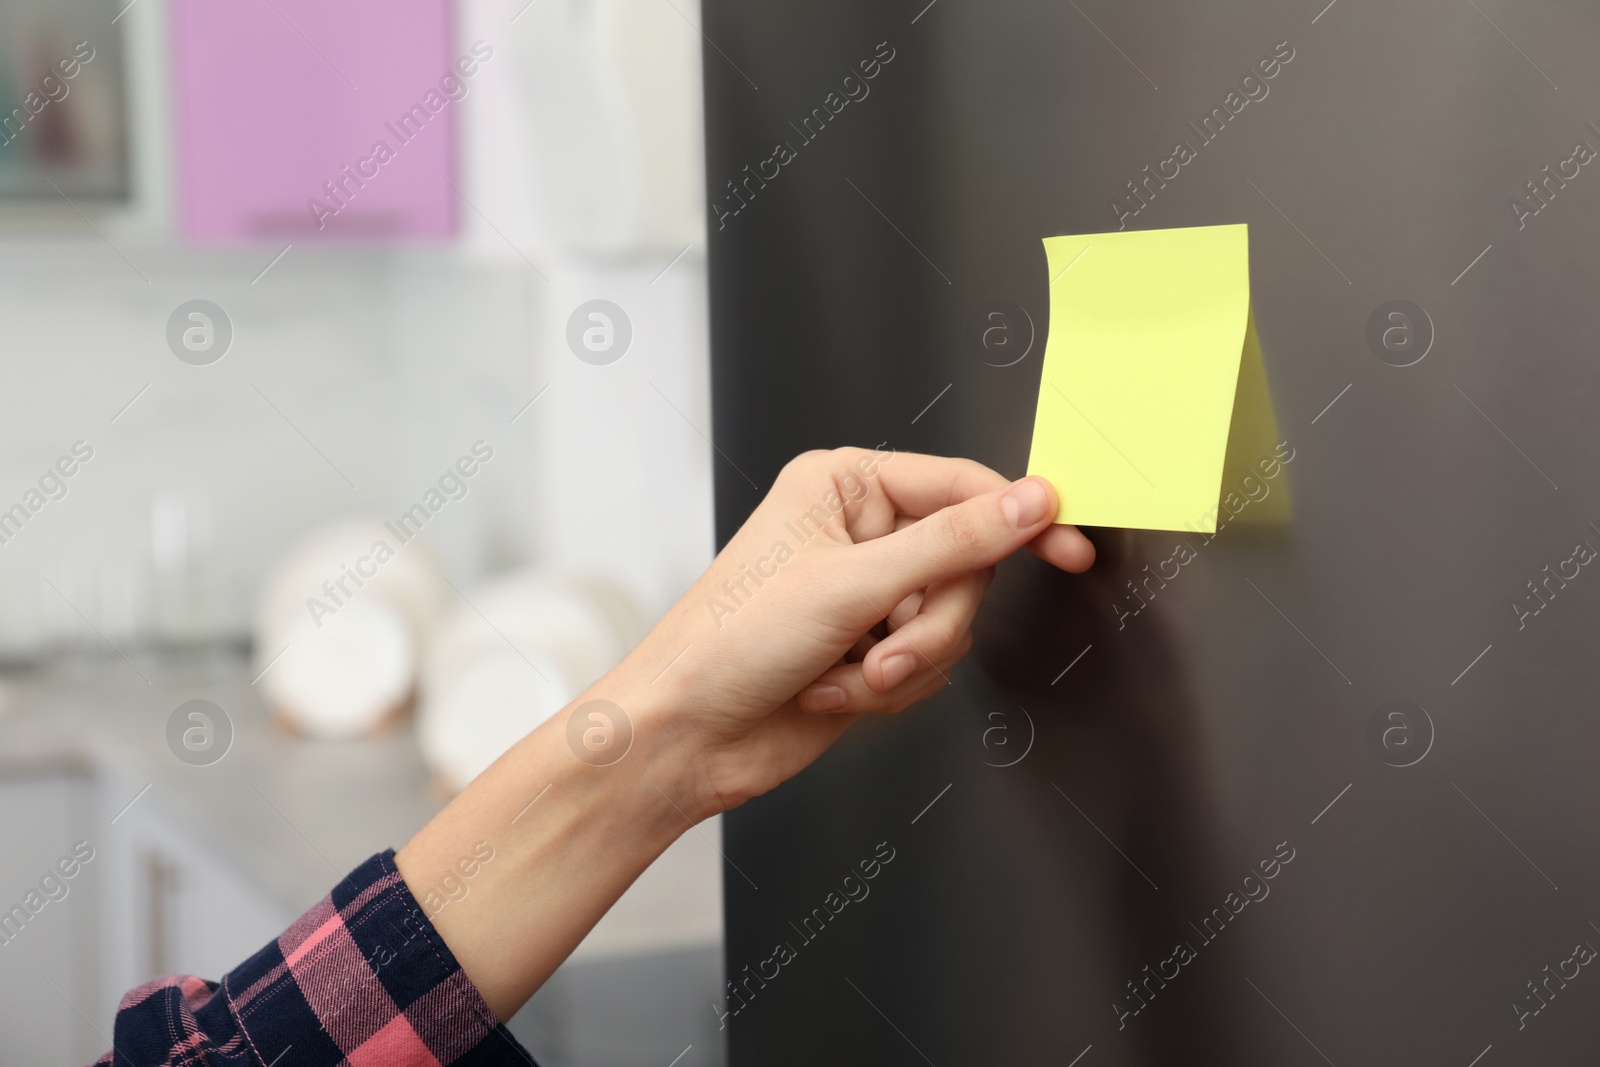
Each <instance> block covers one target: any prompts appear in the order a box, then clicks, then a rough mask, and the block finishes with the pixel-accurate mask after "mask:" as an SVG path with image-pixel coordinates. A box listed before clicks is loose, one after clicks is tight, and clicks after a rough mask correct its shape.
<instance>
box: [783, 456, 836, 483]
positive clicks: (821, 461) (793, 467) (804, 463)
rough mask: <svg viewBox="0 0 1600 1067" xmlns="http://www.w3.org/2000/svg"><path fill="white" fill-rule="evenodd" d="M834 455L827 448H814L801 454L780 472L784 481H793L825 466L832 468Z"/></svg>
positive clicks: (786, 464)
mask: <svg viewBox="0 0 1600 1067" xmlns="http://www.w3.org/2000/svg"><path fill="white" fill-rule="evenodd" d="M832 462H833V453H832V452H830V451H829V450H828V449H826V448H813V449H809V450H808V451H805V452H802V453H800V454H799V455H798V456H796V457H794V458H793V459H791V460H790V461H789V462H787V463H785V464H784V465H783V469H782V470H780V471H779V472H778V477H779V478H780V479H782V480H786V481H793V480H794V479H795V478H796V477H800V476H803V475H807V474H810V473H812V472H814V471H816V470H817V469H818V468H819V467H823V466H824V465H828V466H831V465H832Z"/></svg>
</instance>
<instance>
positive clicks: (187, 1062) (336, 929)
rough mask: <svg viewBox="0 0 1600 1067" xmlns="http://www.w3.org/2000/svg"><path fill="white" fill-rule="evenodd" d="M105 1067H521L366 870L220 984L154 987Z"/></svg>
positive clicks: (129, 1001)
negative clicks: (495, 1066)
mask: <svg viewBox="0 0 1600 1067" xmlns="http://www.w3.org/2000/svg"><path fill="white" fill-rule="evenodd" d="M112 1044H113V1047H112V1050H111V1051H110V1052H107V1053H106V1054H105V1055H104V1056H102V1057H101V1058H100V1059H99V1060H98V1061H97V1063H96V1067H100V1065H101V1064H104V1065H108V1067H146V1065H150V1067H154V1065H157V1064H161V1065H165V1067H223V1065H228V1067H234V1065H245V1064H248V1065H250V1067H266V1065H270V1064H278V1063H280V1057H282V1059H281V1065H282V1067H335V1065H338V1067H366V1065H369V1064H371V1065H379V1064H383V1065H391V1064H397V1065H404V1067H410V1065H417V1067H422V1065H426V1067H442V1065H445V1064H462V1065H467V1067H476V1065H480V1064H518V1065H523V1067H528V1065H533V1067H536V1065H534V1061H533V1058H532V1057H531V1056H529V1055H528V1053H527V1052H526V1051H524V1049H523V1048H522V1046H521V1045H520V1044H519V1043H518V1042H517V1039H516V1038H514V1037H512V1036H511V1033H510V1031H508V1030H507V1029H506V1028H505V1027H504V1026H501V1025H500V1024H499V1022H498V1021H497V1020H496V1019H495V1017H494V1014H493V1013H492V1012H490V1010H489V1006H488V1005H487V1004H485V1003H484V1000H483V997H482V995H481V994H479V992H478V990H477V988H476V987H475V986H474V985H473V984H472V982H471V981H469V980H468V978H467V976H466V974H465V973H463V972H462V970H461V967H460V965H459V964H458V963H456V958H455V956H454V955H452V954H451V952H450V949H449V948H448V947H446V945H445V943H444V941H443V940H442V939H441V938H440V937H439V934H438V932H437V931H436V930H434V928H433V924H432V923H431V922H429V921H428V919H427V917H426V916H424V915H423V913H422V909H421V908H419V907H418V906H417V902H416V900H415V898H413V897H412V895H411V891H410V890H409V889H408V888H407V887H406V884H405V882H404V881H403V880H402V879H401V877H400V872H399V871H398V870H396V869H395V865H394V851H393V850H389V851H386V852H382V853H379V854H378V855H376V856H373V857H372V858H371V859H369V860H367V861H366V862H365V863H363V864H361V866H359V867H357V868H356V869H355V870H354V871H352V872H350V874H349V876H348V877H346V878H345V879H344V881H342V882H340V883H339V885H338V886H336V887H335V888H334V890H333V892H332V893H330V894H328V895H327V896H326V897H324V898H323V899H322V901H321V902H320V903H318V904H317V905H316V906H315V907H314V908H312V909H311V910H310V911H308V912H306V913H305V914H304V915H302V916H301V917H300V918H299V919H298V920H297V921H296V922H295V924H294V925H293V926H291V927H289V929H288V930H286V931H284V932H283V934H281V935H280V936H279V937H278V939H277V940H276V941H274V942H272V943H271V944H269V945H268V946H267V947H266V948H263V949H262V950H261V951H260V952H257V953H256V954H255V955H254V956H252V957H250V958H249V959H247V960H245V961H244V962H243V963H242V964H240V965H239V966H238V967H236V968H235V969H234V970H233V971H231V972H230V973H229V974H227V975H226V976H225V977H224V978H223V979H222V982H221V984H220V985H219V984H217V983H215V982H208V981H205V980H203V979H200V978H191V977H175V978H161V979H157V980H156V981H153V982H147V983H146V984H144V985H142V986H140V987H138V988H137V989H134V990H131V991H130V992H129V993H128V994H127V995H126V996H124V997H123V998H122V1004H121V1006H120V1007H119V1008H118V1009H117V1019H116V1028H115V1030H114V1031H113V1034H112Z"/></svg>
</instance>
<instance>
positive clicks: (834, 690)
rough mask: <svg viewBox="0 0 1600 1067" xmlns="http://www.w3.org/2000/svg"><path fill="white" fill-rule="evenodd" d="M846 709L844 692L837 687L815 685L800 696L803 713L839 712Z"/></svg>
mask: <svg viewBox="0 0 1600 1067" xmlns="http://www.w3.org/2000/svg"><path fill="white" fill-rule="evenodd" d="M842 707H844V690H843V689H840V688H839V687H838V686H836V685H813V686H811V687H809V688H807V689H805V690H804V691H803V692H801V694H800V708H801V710H802V711H838V710H839V709H840V708H842Z"/></svg>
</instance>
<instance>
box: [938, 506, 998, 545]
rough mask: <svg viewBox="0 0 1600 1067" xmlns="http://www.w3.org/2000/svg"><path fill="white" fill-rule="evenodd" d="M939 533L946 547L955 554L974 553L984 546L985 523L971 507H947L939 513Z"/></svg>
mask: <svg viewBox="0 0 1600 1067" xmlns="http://www.w3.org/2000/svg"><path fill="white" fill-rule="evenodd" d="M939 516H940V518H939V523H938V533H939V538H940V540H941V541H942V542H943V545H944V547H945V548H946V549H947V550H948V551H949V552H950V553H951V554H952V555H954V556H957V557H966V556H970V555H973V554H974V553H976V552H977V551H978V550H979V549H981V548H982V547H983V544H984V541H985V540H986V538H985V536H984V528H983V523H982V522H981V521H979V519H978V517H977V516H976V515H974V514H973V513H972V511H971V509H969V508H961V507H954V508H945V509H944V510H943V511H941V512H940V513H939Z"/></svg>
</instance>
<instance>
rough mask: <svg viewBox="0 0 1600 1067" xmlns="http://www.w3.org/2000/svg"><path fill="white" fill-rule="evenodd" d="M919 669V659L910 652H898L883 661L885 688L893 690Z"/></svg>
mask: <svg viewBox="0 0 1600 1067" xmlns="http://www.w3.org/2000/svg"><path fill="white" fill-rule="evenodd" d="M916 669H917V657H915V656H913V655H912V654H911V653H909V652H897V653H895V654H894V655H892V656H890V657H889V658H888V659H886V660H884V661H883V687H884V688H885V689H893V688H894V687H895V686H897V685H899V684H900V683H901V682H903V681H905V680H906V679H907V678H909V677H911V674H912V672H913V671H915V670H916Z"/></svg>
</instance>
